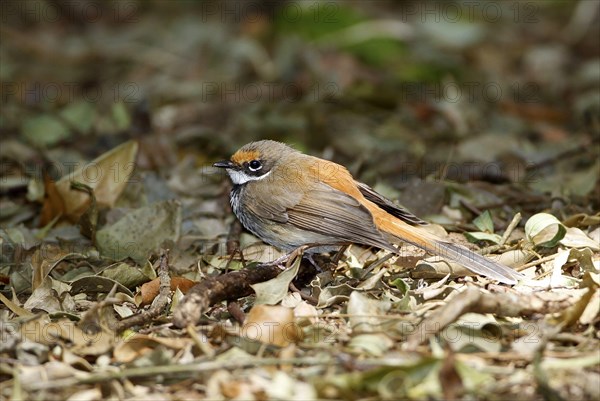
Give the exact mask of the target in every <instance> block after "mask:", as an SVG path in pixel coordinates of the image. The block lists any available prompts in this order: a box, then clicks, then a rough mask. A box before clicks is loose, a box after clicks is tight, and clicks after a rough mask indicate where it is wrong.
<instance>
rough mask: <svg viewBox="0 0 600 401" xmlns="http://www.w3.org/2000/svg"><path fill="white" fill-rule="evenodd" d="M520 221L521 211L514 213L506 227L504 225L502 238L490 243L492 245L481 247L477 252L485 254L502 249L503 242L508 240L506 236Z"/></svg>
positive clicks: (508, 235)
mask: <svg viewBox="0 0 600 401" xmlns="http://www.w3.org/2000/svg"><path fill="white" fill-rule="evenodd" d="M520 221H521V213H517V214H515V215H514V217H513V218H512V220H511V222H510V224H509V225H508V227H506V230H504V234H502V238H500V242H499V243H498V244H496V245H492V246H488V247H486V248H483V249H482V250H480V251H479V253H480V254H482V255H487V254H489V253H493V252H496V251H498V250H500V249H502V247H503V246H504V244H506V241H508V237H510V235H511V234H512V232H513V231H514V229H515V228H516V227H517V225H518V224H519V222H520Z"/></svg>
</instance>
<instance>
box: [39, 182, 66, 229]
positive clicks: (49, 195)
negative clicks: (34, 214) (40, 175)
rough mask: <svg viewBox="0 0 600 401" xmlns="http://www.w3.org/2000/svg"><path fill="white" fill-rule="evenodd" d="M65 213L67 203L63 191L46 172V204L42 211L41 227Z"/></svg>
mask: <svg viewBox="0 0 600 401" xmlns="http://www.w3.org/2000/svg"><path fill="white" fill-rule="evenodd" d="M64 213H65V205H64V201H63V197H62V194H61V192H60V191H59V190H58V189H57V188H56V184H55V183H54V181H52V178H50V176H48V174H47V173H44V204H43V205H42V211H41V212H40V227H44V226H45V225H47V224H48V223H50V222H51V221H52V220H54V219H55V218H56V217H57V216H61V215H63V214H64Z"/></svg>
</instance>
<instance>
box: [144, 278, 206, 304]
mask: <svg viewBox="0 0 600 401" xmlns="http://www.w3.org/2000/svg"><path fill="white" fill-rule="evenodd" d="M195 284H196V282H195V281H192V280H189V279H187V278H185V277H172V278H171V291H175V290H176V289H177V288H179V289H180V290H181V292H183V293H184V294H185V293H187V292H188V290H189V289H190V288H192V287H193V286H194V285H195ZM159 288H160V278H158V277H157V278H155V279H154V280H152V281H149V282H147V283H144V284H142V288H141V289H140V292H139V294H137V295H136V300H137V299H138V296H140V297H141V299H140V306H144V305H150V304H151V303H152V301H154V298H156V297H157V295H158V293H159Z"/></svg>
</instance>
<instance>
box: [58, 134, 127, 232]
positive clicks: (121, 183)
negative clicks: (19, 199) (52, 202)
mask: <svg viewBox="0 0 600 401" xmlns="http://www.w3.org/2000/svg"><path fill="white" fill-rule="evenodd" d="M137 150H138V144H137V142H135V141H129V142H126V143H124V144H122V145H119V146H117V147H116V148H114V149H111V150H109V151H108V152H106V153H104V154H103V155H101V156H100V157H98V158H96V159H94V160H93V161H91V162H90V163H87V164H86V165H84V166H83V167H81V168H80V169H78V170H76V171H73V172H72V173H70V174H68V175H66V176H63V177H62V178H61V179H60V180H58V181H57V182H56V185H55V188H56V191H57V193H58V195H59V196H60V197H61V199H62V201H63V204H64V212H65V214H66V215H67V216H68V217H69V218H70V219H72V220H73V221H77V220H78V219H79V217H80V216H81V215H82V214H83V213H84V212H85V211H86V209H87V208H88V206H89V203H90V196H89V194H87V193H85V192H81V191H76V190H72V189H71V182H73V181H76V182H80V183H82V184H85V185H87V186H88V187H90V188H91V189H92V190H93V191H94V195H95V196H96V202H97V203H98V207H112V206H114V204H115V202H116V201H117V199H118V198H119V196H120V195H121V192H123V189H124V188H125V186H126V185H127V182H128V181H129V178H130V177H131V174H132V173H133V171H134V168H135V159H136V156H137Z"/></svg>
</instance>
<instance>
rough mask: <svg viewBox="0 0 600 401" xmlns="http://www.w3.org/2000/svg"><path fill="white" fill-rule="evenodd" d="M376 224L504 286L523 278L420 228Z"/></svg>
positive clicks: (385, 221) (381, 220) (395, 222)
mask: <svg viewBox="0 0 600 401" xmlns="http://www.w3.org/2000/svg"><path fill="white" fill-rule="evenodd" d="M378 224H379V225H380V227H382V228H383V229H384V231H386V232H387V233H389V234H392V235H393V236H395V237H397V238H398V239H400V240H402V241H406V242H409V243H411V244H413V245H415V246H418V247H419V248H421V249H424V250H426V251H427V252H429V253H432V254H434V255H439V256H441V257H443V258H446V259H449V260H451V261H453V262H457V263H459V264H461V265H462V266H464V267H466V268H467V269H469V270H471V271H472V272H474V273H477V274H481V275H482V276H486V277H489V278H492V279H494V280H498V281H499V282H501V283H505V284H516V283H517V281H518V280H519V279H522V278H523V275H522V274H521V273H519V272H516V271H514V270H513V269H511V268H509V267H506V266H504V265H501V264H500V263H497V262H494V261H493V260H491V259H488V258H486V257H485V256H481V255H479V254H476V253H475V252H472V251H470V250H468V249H467V248H464V247H462V246H460V245H457V244H452V243H450V242H446V241H444V240H442V239H440V238H438V237H437V236H435V235H433V234H431V233H429V232H427V231H425V230H424V229H423V228H421V227H412V226H409V225H408V224H406V223H404V222H402V221H399V220H397V221H390V220H389V219H385V220H383V219H380V220H379V221H378Z"/></svg>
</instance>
